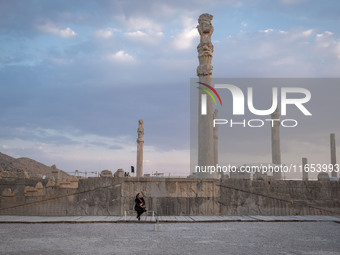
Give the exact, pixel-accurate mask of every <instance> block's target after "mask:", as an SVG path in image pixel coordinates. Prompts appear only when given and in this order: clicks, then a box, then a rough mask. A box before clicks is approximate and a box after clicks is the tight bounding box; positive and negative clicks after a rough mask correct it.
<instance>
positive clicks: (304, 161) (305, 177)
mask: <svg viewBox="0 0 340 255" xmlns="http://www.w3.org/2000/svg"><path fill="white" fill-rule="evenodd" d="M306 165H307V158H302V180H303V181H308V172H307V171H306V167H305V166H306Z"/></svg>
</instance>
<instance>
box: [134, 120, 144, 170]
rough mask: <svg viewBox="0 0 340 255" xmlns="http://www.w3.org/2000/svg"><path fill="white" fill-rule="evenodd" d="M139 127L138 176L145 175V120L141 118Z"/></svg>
mask: <svg viewBox="0 0 340 255" xmlns="http://www.w3.org/2000/svg"><path fill="white" fill-rule="evenodd" d="M138 122H139V127H138V129H137V134H138V138H137V169H136V173H137V177H143V144H144V127H143V120H139V121H138Z"/></svg>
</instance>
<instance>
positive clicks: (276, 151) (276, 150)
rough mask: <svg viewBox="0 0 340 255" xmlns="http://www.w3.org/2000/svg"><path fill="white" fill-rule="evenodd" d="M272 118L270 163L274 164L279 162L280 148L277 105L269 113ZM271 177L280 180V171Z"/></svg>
mask: <svg viewBox="0 0 340 255" xmlns="http://www.w3.org/2000/svg"><path fill="white" fill-rule="evenodd" d="M271 118H272V120H275V121H273V122H272V123H273V124H272V128H271V133H272V163H273V164H276V165H280V164H281V149H280V110H279V107H277V108H276V110H275V111H274V112H273V113H272V115H271ZM273 177H274V179H275V180H281V179H282V175H281V172H274V173H273Z"/></svg>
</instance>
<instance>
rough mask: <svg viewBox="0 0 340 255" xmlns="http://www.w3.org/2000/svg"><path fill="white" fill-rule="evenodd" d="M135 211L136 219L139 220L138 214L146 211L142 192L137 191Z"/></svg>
mask: <svg viewBox="0 0 340 255" xmlns="http://www.w3.org/2000/svg"><path fill="white" fill-rule="evenodd" d="M135 203H136V204H135V211H136V212H137V219H138V220H140V216H141V215H142V214H143V213H144V212H146V209H145V208H146V206H145V201H144V198H143V196H142V194H140V193H137V195H136V199H135Z"/></svg>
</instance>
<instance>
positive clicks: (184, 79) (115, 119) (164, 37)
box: [0, 0, 340, 175]
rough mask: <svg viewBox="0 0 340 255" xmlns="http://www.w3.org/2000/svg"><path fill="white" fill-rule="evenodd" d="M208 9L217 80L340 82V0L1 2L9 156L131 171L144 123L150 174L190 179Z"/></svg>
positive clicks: (0, 136)
mask: <svg viewBox="0 0 340 255" xmlns="http://www.w3.org/2000/svg"><path fill="white" fill-rule="evenodd" d="M206 12H207V13H210V14H212V15H213V16H214V19H213V25H214V28H215V31H214V34H213V36H212V40H213V44H214V46H215V51H214V58H213V66H214V71H213V75H214V77H339V70H340V26H339V23H340V16H339V12H340V3H339V1H337V0H333V1H332V0H329V1H312V0H310V1H309V0H278V1H269V0H268V1H265V0H255V1H237V0H230V1H228V0H225V1H223V0H198V1H191V0H188V1H177V0H172V1H140V0H138V1H137V0H136V1H122V0H120V1H118V0H117V1H116V0H110V1H109V0H100V1H99V0H97V1H96V0H92V1H90V0H88V1H86V0H83V1H80V0H72V1H70V0H65V1H63V0H59V1H48V0H40V1H39V0H37V1H33V0H32V1H30V0H21V1H18V0H11V1H8V0H0V48H1V52H0V151H1V152H2V153H6V154H8V155H10V156H13V157H29V158H33V159H35V160H37V161H40V162H42V163H44V164H47V165H52V164H56V165H57V167H58V168H60V169H63V170H65V171H67V172H72V171H74V170H76V169H78V170H81V171H85V170H87V171H100V170H103V169H110V170H113V171H115V170H116V169H118V168H124V169H125V170H128V169H129V168H130V166H131V165H135V161H136V137H137V127H138V119H143V120H144V128H145V144H144V161H145V162H144V169H145V170H144V172H145V173H153V172H155V171H159V172H164V173H166V174H167V175H168V174H169V173H170V174H171V175H185V174H187V173H189V155H190V153H189V149H190V130H189V127H190V125H189V113H190V96H189V94H190V93H189V90H190V89H189V87H190V78H191V77H195V75H196V67H197V65H198V60H197V51H196V46H197V44H198V42H199V36H198V33H197V31H196V26H197V18H198V16H199V15H200V14H201V13H206ZM334 132H335V131H334ZM328 133H329V130H328V129H325V137H326V138H325V141H328V139H329V137H328V135H329V134H328ZM336 136H337V137H340V134H339V133H337V134H336ZM248 142H249V141H248ZM285 146H286V147H287V146H288V145H283V150H284V148H286V147H285ZM327 146H328V145H325V148H326V147H327ZM316 147H317V146H316ZM309 148H310V147H309ZM338 151H339V149H338ZM235 153H236V152H235ZM237 153H238V154H242V151H238V152H237ZM249 156H251V155H249ZM326 156H327V159H328V157H329V155H326ZM251 160H256V159H253V158H252V157H251ZM259 160H260V161H262V160H263V159H262V158H261V159H259Z"/></svg>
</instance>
